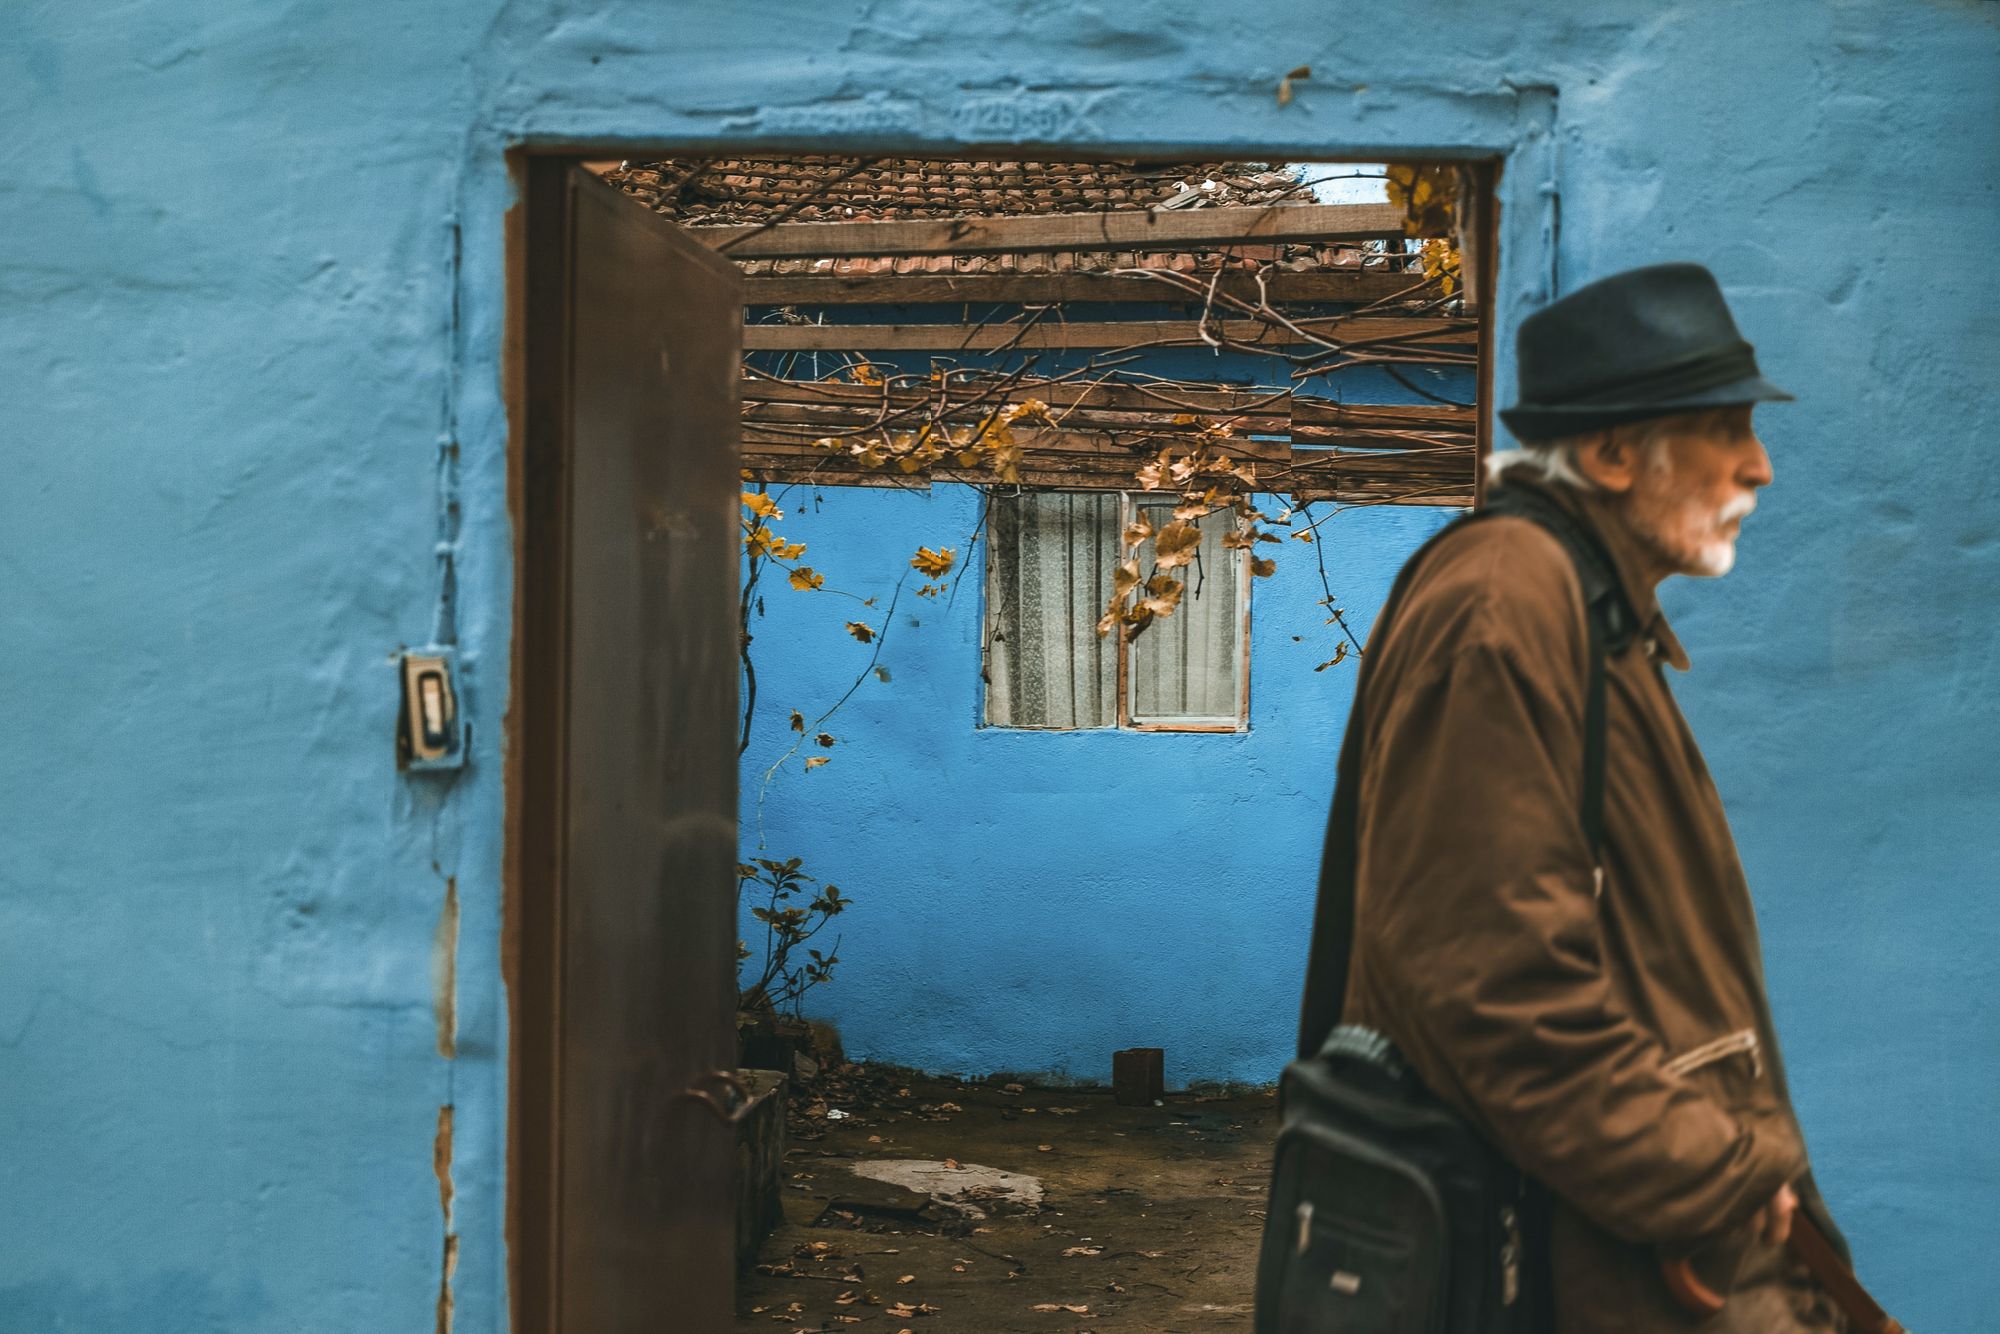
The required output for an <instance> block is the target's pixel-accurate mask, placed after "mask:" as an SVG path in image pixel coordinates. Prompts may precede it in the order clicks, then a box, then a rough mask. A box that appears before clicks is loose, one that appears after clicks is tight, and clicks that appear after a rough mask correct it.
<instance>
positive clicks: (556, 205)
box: [501, 141, 1554, 1334]
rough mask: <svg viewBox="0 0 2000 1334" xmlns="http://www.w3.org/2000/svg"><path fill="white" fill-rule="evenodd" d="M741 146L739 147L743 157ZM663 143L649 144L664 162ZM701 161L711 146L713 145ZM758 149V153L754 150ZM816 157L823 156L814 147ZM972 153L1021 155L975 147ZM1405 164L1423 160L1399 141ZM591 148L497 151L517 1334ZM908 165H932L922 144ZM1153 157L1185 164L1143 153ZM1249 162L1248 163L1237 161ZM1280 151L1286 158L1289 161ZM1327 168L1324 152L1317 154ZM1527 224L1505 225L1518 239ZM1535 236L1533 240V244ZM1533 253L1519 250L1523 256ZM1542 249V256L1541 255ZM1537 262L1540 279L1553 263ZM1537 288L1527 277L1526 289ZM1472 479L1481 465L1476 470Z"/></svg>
mask: <svg viewBox="0 0 2000 1334" xmlns="http://www.w3.org/2000/svg"><path fill="white" fill-rule="evenodd" d="M1524 146H1525V144H1524V142H1517V143H1516V144H1514V145H1511V146H1509V147H1507V148H1500V149H1498V151H1494V152H1491V153H1490V155H1488V156H1485V157H1483V158H1481V159H1480V162H1479V167H1478V169H1477V173H1478V178H1479V181H1480V185H1481V190H1480V196H1481V199H1482V203H1483V207H1484V209H1485V210H1486V212H1485V215H1484V217H1483V218H1482V220H1481V221H1482V227H1481V237H1482V240H1483V242H1484V244H1483V245H1482V246H1481V247H1480V249H1481V252H1482V253H1481V254H1480V256H1479V261H1480V262H1479V267H1478V271H1477V280H1478V283H1479V288H1480V290H1479V292H1478V296H1479V298H1480V299H1479V306H1480V317H1481V319H1482V321H1483V322H1484V325H1483V329H1482V333H1483V336H1482V338H1481V340H1480V347H1481V352H1482V355H1481V365H1480V367H1479V371H1478V375H1479V402H1480V403H1481V406H1482V409H1483V410H1482V411H1481V412H1480V413H1479V416H1478V429H1479V449H1478V454H1479V457H1480V463H1481V464H1483V461H1484V456H1485V454H1486V453H1487V451H1488V450H1489V449H1490V448H1491V443H1490V442H1491V429H1492V428H1491V418H1492V416H1493V412H1494V409H1493V400H1492V380H1493V376H1494V365H1493V362H1494V338H1493V335H1492V330H1493V329H1494V327H1495V325H1494V316H1495V307H1496V299H1495V298H1496V295H1497V292H1496V289H1497V287H1498V283H1497V273H1498V267H1499V264H1498V261H1499V253H1498V252H1499V250H1500V249H1501V246H1500V243H1499V233H1500V231H1501V227H1502V220H1501V218H1500V216H1499V213H1500V210H1499V203H1500V198H1499V193H1500V184H1499V181H1500V174H1501V170H1502V166H1503V163H1504V162H1505V161H1506V160H1507V159H1508V158H1509V157H1512V156H1514V155H1515V154H1516V153H1517V152H1518V151H1519V150H1520V149H1521V148H1522V147H1524ZM752 147H753V146H748V145H745V146H742V148H743V151H746V152H748V151H752ZM671 151H672V150H670V149H660V150H659V152H660V153H661V154H662V155H671ZM706 151H710V152H716V151H723V150H721V149H717V148H715V147H714V146H711V147H710V148H709V149H708V150H706ZM756 151H766V152H768V151H770V150H769V146H768V145H766V146H762V147H759V148H757V149H756ZM821 151H824V150H821ZM982 151H984V152H986V153H988V154H989V155H990V154H993V153H1001V152H1015V153H1020V152H1026V151H1029V150H1027V149H1024V148H1015V149H1002V148H997V147H992V146H988V147H987V148H986V149H984V150H982ZM1035 151H1036V152H1037V154H1038V157H1039V158H1042V159H1048V160H1053V159H1056V158H1073V159H1075V160H1078V161H1088V160H1091V159H1092V158H1093V157H1094V156H1102V155H1103V154H1102V153H1101V152H1100V153H1097V154H1092V153H1090V152H1089V151H1087V150H1071V151H1067V152H1065V151H1061V150H1050V149H1041V150H1035ZM1410 153H1411V155H1412V156H1426V155H1425V154H1423V153H1422V151H1421V150H1418V149H1415V148H1412V149H1411V150H1410ZM617 155H618V154H617V153H616V152H615V151H614V152H611V153H609V154H607V152H606V151H605V150H604V149H603V148H602V147H601V145H592V144H589V143H584V142H579V141H569V142H563V143H551V144H545V145H523V146H520V147H517V148H515V149H513V150H511V151H510V152H509V153H508V163H509V167H510V172H511V175H512V178H513V179H514V181H515V183H516V185H517V188H518V198H517V202H516V203H515V205H514V206H513V207H512V208H511V209H509V210H508V213H507V216H506V224H505V281H506V299H505V307H506V320H505V333H504V339H503V346H502V368H501V370H502V384H503V393H504V398H505V402H506V408H507V419H508V422H509V428H508V441H507V503H508V512H509V515H510V517H511V519H512V522H513V547H514V593H513V604H512V611H513V621H512V623H513V634H512V641H513V643H512V654H511V669H510V670H511V680H510V695H509V698H510V701H511V702H510V705H509V707H508V710H507V715H506V720H505V727H504V734H505V755H504V765H503V776H504V777H503V782H504V789H505V821H506V824H505V863H504V871H503V876H504V883H503V889H502V909H501V912H502V922H501V970H502V978H503V981H504V983H505V986H506V989H507V994H508V999H507V1005H508V1059H507V1091H506V1114H507V1145H506V1156H505V1172H506V1177H505V1181H504V1183H503V1194H504V1198H505V1204H504V1210H505V1246H506V1258H505V1265H506V1271H507V1289H508V1309H509V1326H510V1328H512V1329H514V1330H516V1331H522V1332H523V1334H540V1331H555V1330H556V1329H557V1328H558V1324H559V1319H560V1316H559V1308H558V1307H557V1305H556V1299H557V1297H558V1295H559V1292H560V1279H561V1275H560V1272H559V1271H560V1266H561V1254H562V1252H561V1236H560V1233H559V1227H560V1223H559V1219H560V1209H559V1208H558V1207H557V1206H558V1204H559V1199H558V1195H557V1190H558V1184H559V1178H558V1171H557V1154H558V1146H559V1144H560V1131H561V1125H560V1107H559V1102H558V1100H557V1099H555V1098H554V1097H552V1096H550V1091H551V1090H555V1089H558V1088H560V1087H561V1082H560V1081H561V1076H562V1049H561V1048H562V1044H561V1040H560V1034H561V1020H562V1014H561V1009H560V1006H561V989H560V986H559V985H558V984H559V981H560V971H559V962H558V961H559V959H560V957H561V950H562V944H563V939H562V914H561V904H562V899H561V889H560V871H561V866H562V859H563V853H564V846H563V829H564V826H565V820H566V812H565V809H564V804H563V803H564V793H565V792H566V790H567V788H568V781H567V773H566V768H567V752H568V737H567V726H566V708H565V702H566V699H567V681H568V645H569V615H570V608H569V605H568V597H569V569H568V564H567V551H568V545H569V544H568V538H569V520H568V513H569V503H568V501H569V490H568V484H569V476H570V457H569V450H570V445H571V441H570V437H569V431H568V429H567V421H568V415H569V411H570V406H571V405H570V402H569V398H570V393H569V383H568V374H567V366H566V359H565V356H564V352H565V350H566V348H567V346H568V339H569V329H568V325H567V320H568V315H567V310H568V301H569V294H570V285H571V273H570V269H569V250H570V247H569V231H568V226H569V210H568V206H567V199H566V193H565V192H566V188H567V187H566V173H567V172H568V171H569V169H570V168H571V167H573V166H576V165H578V164H581V163H583V162H587V161H592V160H602V159H603V158H604V157H606V156H617ZM906 155H907V156H912V157H924V156H929V157H945V156H949V155H950V154H949V153H948V152H946V151H943V150H940V149H938V148H936V147H920V148H914V149H912V150H910V152H909V153H908V154H906ZM1152 156H1158V157H1179V156H1184V155H1173V154H1154V155H1152ZM1251 156H1257V155H1255V154H1251ZM1291 156H1293V157H1297V156H1299V154H1296V153H1293V154H1291ZM1329 160H1331V159H1329ZM1528 221H1529V220H1527V219H1521V218H1518V217H1517V218H1516V219H1510V220H1508V222H1510V223H1512V225H1513V226H1514V227H1516V228H1522V229H1523V230H1525V225H1526V224H1527V223H1528ZM1547 235H1548V233H1545V236H1547ZM1524 248H1531V247H1524ZM1551 248H1552V247H1551ZM1545 262H1546V263H1547V264H1548V266H1549V274H1548V276H1549V279H1550V285H1551V286H1552V285H1553V277H1554V274H1553V262H1552V259H1546V260H1545ZM1538 287H1539V284H1532V283H1531V284H1530V285H1529V288H1530V291H1531V292H1535V291H1536V289H1537V288H1538ZM1537 294H1539V293H1537ZM1480 474H1481V476H1482V477H1483V474H1484V468H1483V466H1481V467H1480Z"/></svg>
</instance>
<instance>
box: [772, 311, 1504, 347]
mask: <svg viewBox="0 0 2000 1334" xmlns="http://www.w3.org/2000/svg"><path fill="white" fill-rule="evenodd" d="M1297 323H1298V324H1299V327H1300V328H1302V329H1308V330H1311V331H1313V332H1317V333H1322V334H1328V335H1332V336H1335V337H1338V338H1339V339H1341V340H1342V341H1344V342H1368V341H1373V340H1375V339H1387V338H1394V339H1402V340H1408V341H1410V342H1424V343H1450V344H1457V345H1465V346H1470V345H1473V344H1476V343H1477V342H1478V341H1479V330H1478V327H1477V326H1476V325H1473V324H1470V323H1468V322H1465V321H1461V320H1438V319H1406V318H1400V317H1396V316H1384V317H1370V316H1361V317H1358V318H1353V319H1343V320H1341V321H1339V323H1338V324H1337V325H1335V324H1330V323H1329V322H1327V321H1323V320H1312V321H1308V320H1300V321H1298V322H1297ZM1210 327H1211V328H1212V329H1213V330H1215V331H1216V332H1218V333H1219V334H1221V335H1222V336H1223V337H1226V338H1228V339H1229V340H1230V341H1232V342H1238V343H1257V344H1259V345H1261V346H1264V347H1300V346H1311V344H1310V343H1307V342H1305V341H1304V340H1302V339H1300V338H1299V337H1298V336H1297V335H1295V334H1291V333H1287V332H1286V331H1284V330H1282V329H1280V328H1278V327H1276V326H1274V325H1269V324H1265V323H1264V322H1263V321H1261V320H1220V321H1212V322H1211V325H1210ZM1170 343H1184V344H1188V345H1190V346H1197V347H1198V346H1200V345H1201V336H1200V335H1199V334H1198V333H1197V332H1196V323H1195V321H1193V320H1114V321H1091V322H1087V323H1085V322H1068V323H1064V322H1059V321H1056V320H1048V319H1044V320H1041V321H1039V322H1038V323H1035V324H1032V325H1028V326H1026V327H1025V328H1024V327H1022V326H1021V325H1018V324H987V325H978V326H973V327H967V326H965V325H961V324H746V325H744V326H743V350H744V351H746V352H776V351H821V352H829V351H841V352H860V351H889V350H902V351H912V352H915V351H928V352H990V351H994V350H997V349H1000V348H1009V349H1011V348H1111V347H1131V346H1134V345H1139V344H1148V345H1150V344H1170Z"/></svg>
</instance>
